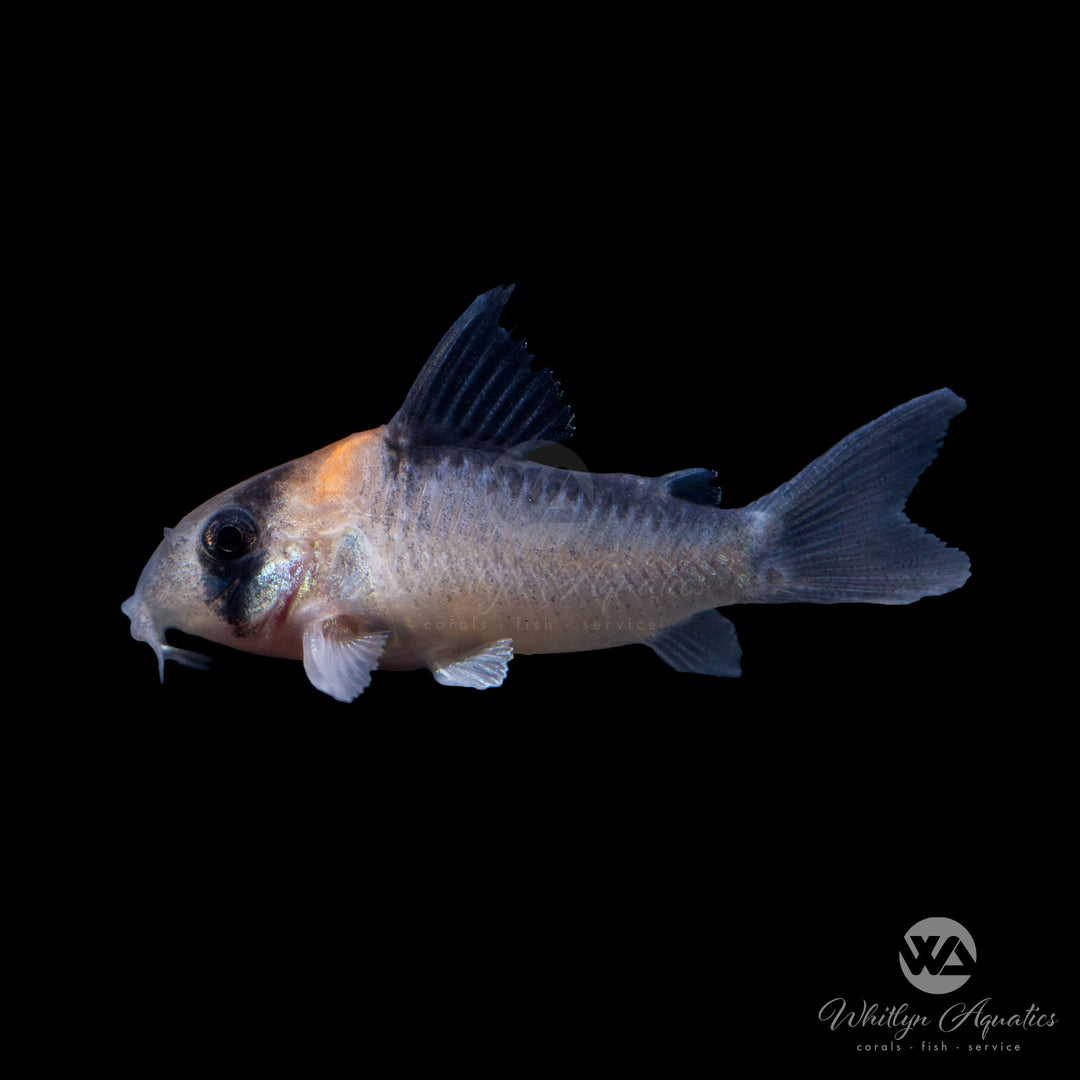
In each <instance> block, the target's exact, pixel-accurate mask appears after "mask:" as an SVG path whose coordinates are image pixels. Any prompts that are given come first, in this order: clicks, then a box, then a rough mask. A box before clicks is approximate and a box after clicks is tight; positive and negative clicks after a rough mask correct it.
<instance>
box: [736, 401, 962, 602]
mask: <svg viewBox="0 0 1080 1080" xmlns="http://www.w3.org/2000/svg"><path fill="white" fill-rule="evenodd" d="M963 409H964V401H963V399H962V398H959V397H957V395H956V394H954V393H953V392H952V391H951V390H937V391H935V392H934V393H932V394H925V395H924V396H923V397H917V398H914V399H913V400H911V401H909V402H907V403H906V404H904V405H900V406H898V407H897V408H895V409H893V410H892V411H891V412H887V413H886V414H885V415H884V416H882V417H879V418H878V419H877V420H874V421H873V422H872V423H870V424H867V425H866V426H865V427H861V428H859V430H858V431H855V432H853V433H852V434H851V435H849V436H848V437H847V438H846V439H844V440H843V441H841V442H839V443H837V444H836V446H834V447H833V448H832V449H831V450H830V451H829V452H828V453H826V454H824V455H822V456H821V457H820V458H818V459H817V461H814V462H813V463H811V464H810V465H808V466H807V467H806V468H805V469H803V471H802V472H800V473H799V474H798V476H796V477H795V478H794V479H793V480H789V481H788V482H787V483H786V484H782V485H781V486H780V487H778V488H777V489H776V490H775V491H774V492H773V493H772V494H771V495H766V496H765V497H764V498H762V499H758V500H757V501H756V502H754V503H752V504H751V505H750V507H749V508H748V509H751V510H757V511H762V512H764V513H765V514H767V515H768V518H769V520H768V522H767V524H766V536H767V543H766V548H765V552H764V556H763V559H764V564H763V566H762V570H763V571H764V572H763V574H762V577H761V580H762V582H763V583H766V584H765V586H764V588H763V592H762V595H760V596H759V597H757V598H756V599H757V600H758V601H759V602H760V601H764V602H766V603H784V602H790V601H804V602H805V601H808V602H811V603H818V604H831V603H841V602H863V603H875V604H910V603H911V602H912V601H913V600H918V599H920V598H921V597H923V596H934V595H938V594H940V593H946V592H950V591H951V590H953V589H958V588H959V587H960V586H961V585H963V584H964V582H965V581H966V580H967V578H968V574H969V569H968V567H969V564H968V558H967V556H966V555H965V554H964V553H963V552H962V551H959V550H958V549H956V548H950V547H946V545H945V544H944V543H943V542H942V541H941V540H939V539H938V538H937V537H936V536H932V535H930V533H928V532H926V530H925V529H922V528H920V527H919V526H918V525H915V524H914V523H913V522H911V521H909V520H908V519H907V518H906V517H905V516H904V504H905V503H906V502H907V498H908V496H909V495H910V494H911V491H912V489H913V488H914V487H915V483H916V481H917V480H918V479H919V475H920V474H921V473H922V471H923V470H924V469H925V468H926V466H927V465H929V464H930V462H931V461H933V459H934V456H935V455H936V454H937V451H938V447H940V446H941V443H942V441H943V440H944V438H945V430H946V428H947V427H948V426H949V420H950V419H952V417H954V416H956V415H957V413H959V412H962V411H963Z"/></svg>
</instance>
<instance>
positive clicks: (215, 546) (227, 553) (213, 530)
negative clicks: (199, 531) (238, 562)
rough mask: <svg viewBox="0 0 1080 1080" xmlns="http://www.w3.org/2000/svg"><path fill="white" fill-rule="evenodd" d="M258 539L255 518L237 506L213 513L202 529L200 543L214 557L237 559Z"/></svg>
mask: <svg viewBox="0 0 1080 1080" xmlns="http://www.w3.org/2000/svg"><path fill="white" fill-rule="evenodd" d="M258 539H259V530H258V527H257V526H256V524H255V519H254V518H252V516H251V515H250V514H249V513H248V512H247V511H246V510H241V509H240V508H239V507H230V508H229V509H228V510H222V511H221V512H220V513H219V514H215V515H214V516H213V517H212V518H211V519H210V521H209V522H208V523H207V526H206V528H205V529H204V530H203V536H202V545H203V549H204V550H205V551H206V554H207V555H210V556H211V557H213V558H215V559H238V558H240V556H241V555H246V554H247V553H248V552H249V551H250V550H251V549H252V548H253V547H254V546H255V544H256V542H257V541H258Z"/></svg>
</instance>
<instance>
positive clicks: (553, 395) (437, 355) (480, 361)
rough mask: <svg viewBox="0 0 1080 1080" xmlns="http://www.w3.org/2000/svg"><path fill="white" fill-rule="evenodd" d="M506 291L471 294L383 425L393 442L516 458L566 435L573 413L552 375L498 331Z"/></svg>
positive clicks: (521, 345)
mask: <svg viewBox="0 0 1080 1080" xmlns="http://www.w3.org/2000/svg"><path fill="white" fill-rule="evenodd" d="M513 289H514V287H513V285H511V286H510V287H509V288H505V289H492V290H491V291H490V292H486V293H484V294H483V295H481V296H478V297H477V298H476V299H475V300H474V301H473V302H472V303H471V304H470V305H469V308H468V310H467V311H466V312H465V313H464V314H463V315H462V316H461V318H459V319H458V320H457V322H455V323H454V325H453V326H451V327H450V329H449V330H448V331H447V332H446V334H445V336H444V337H443V339H442V341H440V342H439V344H438V347H437V348H436V349H435V351H434V352H433V353H432V354H431V356H430V358H429V359H428V362H427V363H426V364H425V365H424V368H423V370H422V371H421V372H420V374H419V375H418V376H417V379H416V382H414V383H413V385H412V389H411V390H410V391H409V393H408V395H407V396H406V398H405V403H404V404H403V405H402V406H401V408H400V409H399V410H398V411H397V414H396V415H395V416H394V418H393V420H391V421H390V424H389V425H388V430H387V434H388V437H389V438H390V440H391V441H392V442H394V443H398V444H402V445H421V446H467V447H473V448H478V449H485V450H491V451H494V452H496V453H501V452H504V451H509V450H513V451H514V452H515V453H516V454H519V455H520V456H522V457H523V456H524V455H525V454H527V453H528V452H529V451H530V450H533V449H535V448H536V447H537V446H541V445H544V444H546V443H556V442H562V441H563V440H564V439H568V438H569V437H570V436H571V435H572V434H573V431H574V428H573V424H572V420H573V415H572V414H571V412H570V409H569V407H568V406H566V405H563V404H562V400H561V399H562V389H561V387H560V386H559V384H558V383H557V382H556V381H555V379H554V377H553V376H552V374H551V371H550V370H549V369H548V368H544V369H543V370H541V371H533V370H532V368H531V367H530V366H529V364H530V361H531V360H532V357H531V356H530V354H529V353H528V352H527V351H526V346H525V342H524V341H512V340H511V339H510V334H509V333H508V332H507V331H506V330H504V329H503V328H502V327H501V326H500V325H499V316H500V314H501V313H502V309H503V307H504V306H505V304H506V301H507V300H508V299H509V298H510V294H511V292H513Z"/></svg>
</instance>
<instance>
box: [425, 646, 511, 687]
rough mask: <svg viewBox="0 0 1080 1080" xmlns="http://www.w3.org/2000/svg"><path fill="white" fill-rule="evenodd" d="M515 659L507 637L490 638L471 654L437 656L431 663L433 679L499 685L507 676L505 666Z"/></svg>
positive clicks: (450, 683) (455, 683) (457, 683)
mask: <svg viewBox="0 0 1080 1080" xmlns="http://www.w3.org/2000/svg"><path fill="white" fill-rule="evenodd" d="M513 658H514V643H513V641H512V640H511V639H510V638H501V639H500V640H499V641H492V642H490V643H488V644H487V645H484V646H483V647H482V648H480V649H477V650H475V651H473V652H470V653H465V654H461V653H459V654H457V655H455V656H448V657H439V658H437V659H435V660H432V662H431V665H430V667H431V673H432V675H434V676H435V681H436V682H439V683H442V685H443V686H471V687H472V688H473V689H474V690H487V689H488V688H490V687H492V686H499V685H500V684H501V683H502V681H503V679H505V678H506V668H507V665H508V664H509V663H510V661H511V660H512V659H513Z"/></svg>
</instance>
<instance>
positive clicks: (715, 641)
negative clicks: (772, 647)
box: [645, 611, 742, 678]
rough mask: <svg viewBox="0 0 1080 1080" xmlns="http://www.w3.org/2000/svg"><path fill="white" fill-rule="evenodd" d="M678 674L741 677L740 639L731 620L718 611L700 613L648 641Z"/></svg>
mask: <svg viewBox="0 0 1080 1080" xmlns="http://www.w3.org/2000/svg"><path fill="white" fill-rule="evenodd" d="M645 644H646V645H648V646H649V648H650V649H652V651H653V652H654V653H656V655H657V656H659V657H660V659H661V660H663V661H664V663H665V664H667V665H668V666H670V667H673V668H674V669H675V670H676V671H688V672H692V673H694V674H696V675H722V676H726V677H728V678H738V676H739V675H741V674H742V670H741V668H740V667H739V657H741V656H742V649H740V648H739V639H738V637H737V636H736V634H735V627H734V625H733V624H732V622H731V620H730V619H725V618H724V616H723V615H721V614H720V613H719V612H718V611H699V612H698V613H697V614H696V615H691V616H690V618H689V619H684V620H683V621H682V622H681V623H676V624H675V625H674V626H669V627H667V628H666V629H664V630H661V631H660V632H659V633H658V634H656V636H655V637H651V638H649V640H648V641H646V642H645Z"/></svg>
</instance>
